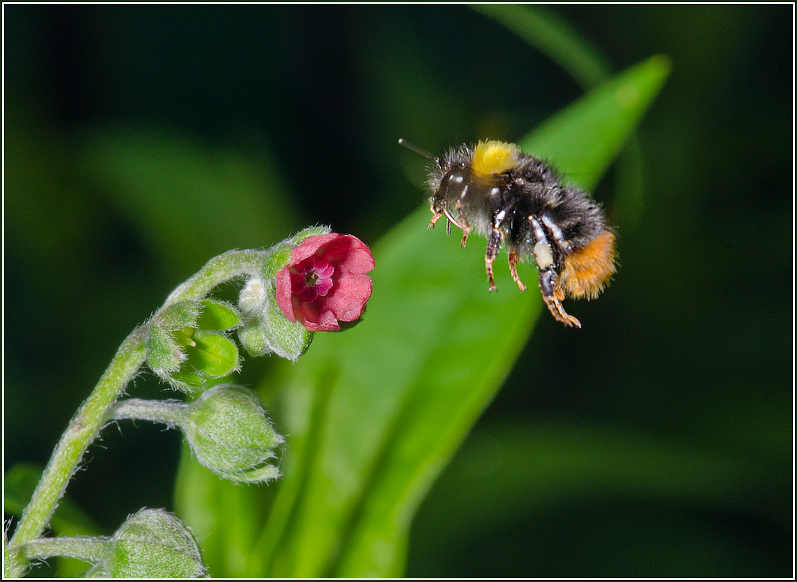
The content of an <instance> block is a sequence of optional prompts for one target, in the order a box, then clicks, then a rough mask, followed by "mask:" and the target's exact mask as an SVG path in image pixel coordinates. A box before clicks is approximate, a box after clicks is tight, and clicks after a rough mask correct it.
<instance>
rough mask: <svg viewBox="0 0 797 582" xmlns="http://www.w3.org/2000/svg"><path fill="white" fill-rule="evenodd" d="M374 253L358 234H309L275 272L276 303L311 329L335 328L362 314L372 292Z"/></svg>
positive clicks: (292, 318)
mask: <svg viewBox="0 0 797 582" xmlns="http://www.w3.org/2000/svg"><path fill="white" fill-rule="evenodd" d="M373 268H374V257H373V255H371V251H370V250H369V249H368V247H367V246H365V243H363V242H362V241H361V240H360V239H358V238H357V237H355V236H352V235H350V234H344V235H340V234H337V233H334V232H333V233H330V234H324V235H319V236H311V237H310V238H307V239H305V240H304V241H302V242H301V244H300V245H299V246H297V247H296V248H295V249H293V251H292V252H291V261H290V263H289V264H288V265H286V266H285V267H283V268H282V269H280V271H279V272H278V273H277V305H279V306H280V309H281V310H282V313H284V314H285V317H287V318H288V319H289V320H290V321H299V323H301V324H302V325H303V326H304V327H306V328H307V329H309V330H310V331H336V330H339V329H340V323H339V322H340V321H354V320H356V319H357V318H359V317H360V315H362V312H363V309H365V303H366V302H367V301H368V299H369V298H370V297H371V286H372V282H371V278H370V277H369V276H368V275H366V273H368V272H369V271H371V269H373Z"/></svg>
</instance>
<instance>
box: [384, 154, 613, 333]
mask: <svg viewBox="0 0 797 582" xmlns="http://www.w3.org/2000/svg"><path fill="white" fill-rule="evenodd" d="M399 143H401V144H402V145H405V146H407V147H409V148H410V149H412V150H414V151H416V152H418V153H420V154H422V155H425V156H426V157H428V158H430V159H431V160H432V162H433V163H432V166H431V167H430V170H429V178H428V185H429V187H430V188H431V190H432V193H433V195H432V198H431V209H432V214H433V216H432V220H431V222H430V223H429V227H433V226H434V225H435V224H436V223H437V221H438V220H440V219H441V218H442V217H444V216H445V217H446V219H447V221H448V222H447V223H446V233H447V234H451V225H452V224H453V225H454V226H456V227H457V228H459V229H461V230H462V243H461V244H462V248H465V244H466V242H467V240H468V236H469V235H470V233H471V232H472V231H475V232H476V233H478V234H480V235H482V236H485V237H486V238H487V252H486V253H485V256H484V265H485V269H486V270H487V279H488V281H489V284H490V291H493V290H495V289H496V286H495V280H494V279H493V262H494V261H495V258H496V256H497V255H498V251H499V249H500V247H501V246H502V245H503V246H504V247H505V248H506V249H507V251H508V252H509V271H510V273H511V274H512V278H513V279H514V280H515V282H516V283H517V284H518V287H520V290H521V291H525V290H526V286H525V285H524V284H523V282H522V281H521V280H520V276H519V275H518V272H517V265H518V263H519V262H520V261H522V260H528V259H532V260H533V261H534V263H535V264H536V266H537V271H538V274H539V286H540V291H541V292H542V298H543V300H544V301H545V304H546V305H547V306H548V310H549V311H550V312H551V314H552V315H553V316H554V318H555V319H556V320H557V321H561V322H562V323H564V324H565V325H567V326H571V327H572V326H577V327H581V322H580V321H579V320H578V319H576V318H575V317H573V316H572V315H569V314H568V313H567V312H566V311H565V309H564V306H563V305H562V301H563V300H564V299H565V298H566V297H574V298H582V297H586V298H588V299H592V298H594V297H597V296H598V294H599V293H600V292H601V291H602V290H603V288H604V287H605V286H606V285H607V284H608V282H609V280H610V278H611V276H612V275H613V274H614V272H615V270H616V267H615V258H616V252H615V234H614V231H613V229H612V228H611V227H609V226H608V225H607V224H606V219H605V217H604V215H603V211H602V209H601V207H600V206H599V205H598V204H597V203H596V202H594V201H593V200H592V199H591V198H590V197H589V195H588V194H587V193H586V192H584V191H583V190H581V189H579V188H578V187H576V186H573V185H570V184H564V183H563V182H562V180H561V176H560V175H559V173H558V172H557V171H556V169H555V168H554V167H553V166H551V165H550V164H549V163H547V162H546V161H544V160H542V159H540V158H537V157H534V156H530V155H527V154H524V153H522V152H521V151H520V150H519V149H518V147H517V146H515V145H513V144H509V143H504V142H500V141H480V142H479V143H478V144H476V146H475V147H471V146H467V145H463V146H460V147H458V148H453V149H451V150H449V151H448V153H446V155H445V156H444V157H443V158H442V159H441V158H438V157H435V156H432V155H431V154H428V153H426V152H424V151H423V150H421V149H419V148H417V147H415V146H413V145H411V144H409V143H407V142H406V141H404V140H399Z"/></svg>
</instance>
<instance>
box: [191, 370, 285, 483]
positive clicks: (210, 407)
mask: <svg viewBox="0 0 797 582" xmlns="http://www.w3.org/2000/svg"><path fill="white" fill-rule="evenodd" d="M188 406H189V409H190V410H189V413H188V415H187V419H186V420H185V421H184V422H183V423H182V429H183V432H184V433H185V436H186V439H187V440H188V444H189V445H190V447H191V450H192V451H193V453H194V455H196V457H197V459H198V460H199V462H200V463H201V464H202V465H204V466H205V467H207V468H208V469H210V470H211V471H213V472H214V473H216V474H217V475H219V476H220V477H222V478H225V479H230V480H232V481H239V482H244V483H259V482H262V481H267V480H269V479H274V478H276V477H278V476H279V470H278V469H277V468H276V467H275V466H273V465H269V464H267V461H269V460H271V459H273V458H274V456H275V455H274V448H275V447H276V446H277V445H279V444H280V443H282V442H283V440H284V439H283V438H282V437H281V436H280V435H278V434H277V433H276V432H275V431H274V428H273V427H272V425H271V422H269V420H268V418H267V417H266V411H265V410H264V409H263V406H262V405H261V404H260V400H258V398H257V396H255V394H254V393H253V392H251V391H250V390H247V389H246V388H242V387H240V386H234V385H232V384H221V385H218V386H215V387H213V388H211V389H210V390H208V391H207V392H205V393H204V394H202V396H200V397H199V399H198V400H196V401H195V402H192V403H191V404H189V405H188Z"/></svg>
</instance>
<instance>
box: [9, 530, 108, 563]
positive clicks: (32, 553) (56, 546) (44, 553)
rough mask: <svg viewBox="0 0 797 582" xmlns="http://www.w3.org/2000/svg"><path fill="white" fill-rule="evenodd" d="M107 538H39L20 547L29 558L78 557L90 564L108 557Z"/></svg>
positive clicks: (26, 557)
mask: <svg viewBox="0 0 797 582" xmlns="http://www.w3.org/2000/svg"><path fill="white" fill-rule="evenodd" d="M109 543H110V542H109V541H108V539H107V538H94V537H91V538H86V537H80V538H66V537H62V538H39V539H37V540H33V541H32V542H30V543H28V544H25V545H24V546H23V547H21V548H20V550H21V552H22V553H23V555H24V556H25V559H27V560H47V559H48V558H52V557H54V556H67V557H69V558H77V559H78V560H83V561H84V562H88V563H90V564H99V563H101V562H103V561H105V560H107V559H108V554H109V549H110V548H109Z"/></svg>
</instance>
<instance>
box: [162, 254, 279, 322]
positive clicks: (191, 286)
mask: <svg viewBox="0 0 797 582" xmlns="http://www.w3.org/2000/svg"><path fill="white" fill-rule="evenodd" d="M268 255H269V253H268V252H264V251H257V250H248V251H227V252H226V253H223V254H221V255H219V256H218V257H213V258H212V259H210V260H209V261H208V262H207V263H206V264H205V266H204V267H202V268H201V269H200V270H199V272H197V274H196V275H194V276H193V277H191V278H190V279H188V281H186V282H185V283H183V284H182V285H180V286H179V287H177V289H175V290H174V291H172V293H171V295H169V297H168V298H167V299H166V303H164V304H163V308H162V309H164V308H166V307H168V306H169V305H173V304H175V303H177V302H178V301H186V300H189V299H201V298H202V297H204V296H205V295H207V294H208V292H209V291H210V290H211V289H213V288H214V287H215V286H216V285H218V284H220V283H223V282H224V281H229V280H230V279H234V278H236V277H242V276H244V275H260V274H261V272H262V270H263V263H264V261H265V260H266V258H267V257H268Z"/></svg>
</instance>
